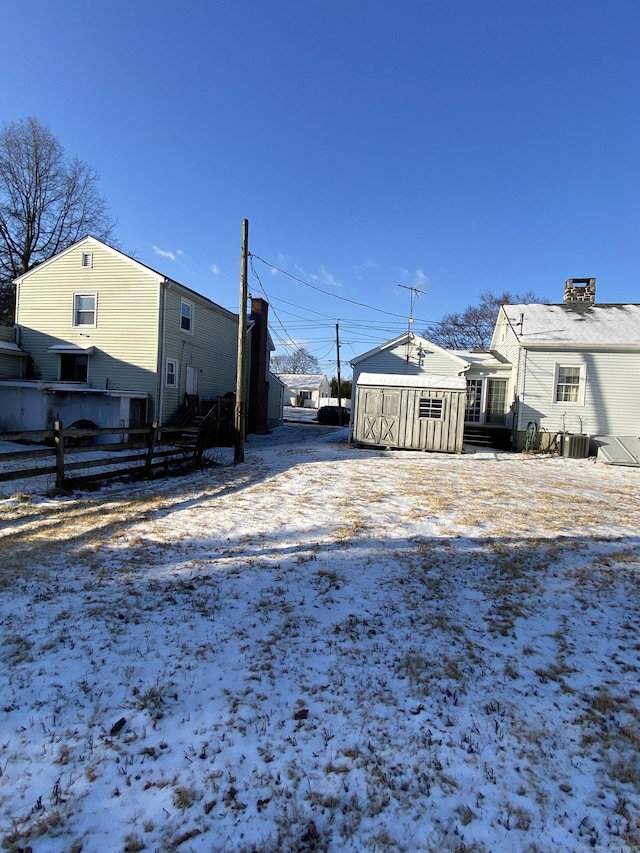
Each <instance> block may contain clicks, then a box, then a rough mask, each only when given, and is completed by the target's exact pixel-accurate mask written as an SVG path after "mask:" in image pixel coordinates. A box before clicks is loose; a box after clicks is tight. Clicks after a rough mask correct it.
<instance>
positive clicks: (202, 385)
mask: <svg viewBox="0 0 640 853" xmlns="http://www.w3.org/2000/svg"><path fill="white" fill-rule="evenodd" d="M185 290H186V289H183V288H181V287H179V286H178V285H176V284H172V286H171V287H170V288H167V289H166V290H165V313H166V319H165V339H164V346H165V357H166V358H173V359H175V360H179V361H180V373H179V383H178V385H177V387H176V388H165V394H164V396H163V413H162V418H163V420H164V421H165V422H166V420H167V419H168V418H170V417H172V415H173V414H174V412H175V411H176V408H177V407H178V406H179V405H180V404H181V403H182V400H183V397H184V394H185V393H186V391H187V388H186V376H187V367H189V366H192V367H194V368H195V367H196V366H197V368H198V396H199V397H200V399H201V400H203V401H206V400H215V399H217V398H218V397H222V396H223V395H224V394H226V393H227V392H228V391H232V392H235V389H236V353H237V349H238V320H237V317H236V315H234V314H231V313H230V312H228V311H225V309H224V308H218V307H216V306H214V305H212V304H211V303H210V302H207V301H206V300H202V301H200V300H198V298H197V296H196V294H192V293H191V291H186V293H187V294H188V296H187V295H185ZM185 302H188V303H190V304H191V305H192V306H193V308H194V311H195V314H196V315H197V316H196V320H197V322H196V323H195V324H194V325H193V334H192V335H187V334H185V332H184V331H183V330H182V329H181V323H182V320H181V318H182V306H183V304H184V303H185ZM247 373H248V368H247Z"/></svg>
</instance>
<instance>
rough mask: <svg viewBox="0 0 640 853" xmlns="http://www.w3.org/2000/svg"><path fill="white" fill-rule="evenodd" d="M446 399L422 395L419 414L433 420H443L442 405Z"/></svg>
mask: <svg viewBox="0 0 640 853" xmlns="http://www.w3.org/2000/svg"><path fill="white" fill-rule="evenodd" d="M443 403H444V400H442V399H440V398H437V397H421V398H420V410H419V416H420V417H421V418H430V419H431V420H438V421H439V420H442V407H443Z"/></svg>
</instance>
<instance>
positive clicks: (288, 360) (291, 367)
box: [271, 349, 322, 373]
mask: <svg viewBox="0 0 640 853" xmlns="http://www.w3.org/2000/svg"><path fill="white" fill-rule="evenodd" d="M271 369H272V370H273V372H274V373H321V372H322V371H321V370H320V362H319V361H318V359H317V358H316V357H315V355H311V353H310V352H307V350H306V349H297V350H294V351H293V352H292V353H290V354H288V355H272V356H271Z"/></svg>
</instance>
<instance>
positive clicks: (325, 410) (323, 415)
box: [317, 406, 351, 426]
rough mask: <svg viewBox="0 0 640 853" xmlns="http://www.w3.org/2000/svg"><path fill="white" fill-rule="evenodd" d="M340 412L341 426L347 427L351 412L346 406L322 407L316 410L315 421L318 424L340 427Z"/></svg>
mask: <svg viewBox="0 0 640 853" xmlns="http://www.w3.org/2000/svg"><path fill="white" fill-rule="evenodd" d="M341 410H342V426H348V424H349V421H350V420H351V412H350V411H349V409H347V407H346V406H322V407H321V408H320V409H318V415H317V421H318V423H319V424H332V425H334V426H340V411H341Z"/></svg>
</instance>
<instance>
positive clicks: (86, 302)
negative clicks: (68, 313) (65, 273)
mask: <svg viewBox="0 0 640 853" xmlns="http://www.w3.org/2000/svg"><path fill="white" fill-rule="evenodd" d="M97 301H98V297H97V296H96V294H95V293H75V294H74V296H73V325H74V326H95V325H96V304H97Z"/></svg>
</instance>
